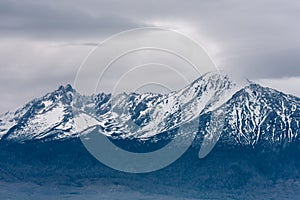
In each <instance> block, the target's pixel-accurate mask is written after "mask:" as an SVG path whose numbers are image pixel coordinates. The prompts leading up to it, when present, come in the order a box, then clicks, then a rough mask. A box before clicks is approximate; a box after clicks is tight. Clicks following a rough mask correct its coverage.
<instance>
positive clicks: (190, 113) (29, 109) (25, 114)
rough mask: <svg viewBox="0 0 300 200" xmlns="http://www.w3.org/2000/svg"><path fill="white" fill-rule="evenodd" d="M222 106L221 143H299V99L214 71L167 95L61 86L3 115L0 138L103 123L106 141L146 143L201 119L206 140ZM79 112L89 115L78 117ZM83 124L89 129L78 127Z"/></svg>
mask: <svg viewBox="0 0 300 200" xmlns="http://www.w3.org/2000/svg"><path fill="white" fill-rule="evenodd" d="M113 102H114V103H113ZM220 107H223V108H225V111H226V117H225V119H224V127H223V133H222V138H221V141H223V142H225V143H230V144H235V143H236V144H239V145H250V146H255V145H257V144H260V143H264V144H267V145H270V144H271V145H274V144H275V145H279V144H280V145H282V144H283V143H290V142H293V141H295V140H299V135H300V133H299V121H300V117H299V116H300V114H299V113H300V112H299V107H300V99H299V98H298V97H295V96H292V95H287V94H284V93H282V92H280V91H277V90H274V89H271V88H267V87H262V86H260V85H258V84H255V83H253V82H250V81H248V80H246V81H245V82H244V83H242V84H240V85H239V84H237V83H235V82H233V81H232V80H231V78H230V77H229V76H228V75H224V74H218V73H212V72H210V73H207V74H205V75H203V76H201V77H199V78H198V79H197V80H195V81H193V82H192V83H191V84H190V85H188V86H186V87H184V88H183V89H181V90H179V91H173V92H171V93H170V94H166V95H160V94H152V93H146V94H137V93H129V94H126V93H123V94H120V95H119V96H115V97H112V96H111V94H104V93H99V94H93V95H91V96H82V95H80V94H79V93H77V92H76V90H75V89H73V88H72V86H71V85H69V84H68V85H66V86H60V87H59V88H58V89H57V90H55V91H54V92H51V93H47V94H46V95H45V96H43V97H41V98H36V99H34V100H32V101H31V102H29V103H27V104H25V106H23V107H21V108H19V109H17V110H16V111H12V112H7V113H5V114H3V115H0V138H1V140H8V141H14V142H24V141H32V140H39V141H48V140H59V139H67V138H73V137H80V135H82V134H83V130H85V129H86V128H87V127H88V126H93V125H95V124H97V123H100V125H101V127H103V130H104V132H105V134H106V135H107V136H117V137H121V138H139V139H147V138H150V137H153V136H155V135H157V134H158V133H161V132H166V131H170V130H173V129H175V128H176V127H179V126H180V125H181V124H183V123H186V122H189V121H191V120H194V119H196V118H197V119H200V121H199V130H198V133H199V135H202V136H203V135H207V134H208V133H207V129H208V127H209V125H210V121H209V120H208V119H209V118H210V116H209V115H211V113H212V112H213V111H216V110H218V109H220ZM74 108H76V109H78V110H79V111H80V113H84V114H76V111H75V112H74ZM74 113H75V114H74ZM153 116H155V117H153ZM204 116H205V117H204ZM205 118H207V119H205ZM78 119H79V120H81V121H85V122H84V123H86V124H85V125H86V126H85V127H75V125H74V124H78V123H77V122H76V120H78ZM87 121H88V122H87ZM75 122H76V123H75Z"/></svg>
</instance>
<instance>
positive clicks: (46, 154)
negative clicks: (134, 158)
mask: <svg viewBox="0 0 300 200" xmlns="http://www.w3.org/2000/svg"><path fill="white" fill-rule="evenodd" d="M299 108H300V99H299V98H297V97H295V96H291V95H286V94H283V93H281V92H279V91H276V90H273V89H270V88H265V87H262V86H260V85H258V84H255V83H251V82H248V81H244V82H242V83H240V82H239V83H237V82H234V81H233V80H232V79H231V78H230V76H228V75H222V74H217V73H208V74H205V75H203V76H202V77H200V78H199V79H197V80H196V81H194V82H193V83H191V84H190V85H188V86H186V87H185V88H183V89H182V90H179V91H174V92H172V93H170V94H167V95H160V94H150V93H149V94H136V93H130V94H125V93H123V94H119V95H117V96H114V97H112V96H111V95H110V94H104V93H101V94H95V95H91V96H83V95H80V94H79V93H77V92H76V91H75V89H73V88H72V87H71V86H70V85H67V86H61V87H59V88H58V89H57V90H56V91H54V92H52V93H48V94H46V95H45V96H43V97H41V98H38V99H34V100H32V101H31V102H29V103H27V104H26V105H25V106H23V107H21V108H19V109H17V110H16V111H12V112H7V113H5V114H3V115H1V116H0V137H1V140H0V188H1V189H2V190H1V191H0V199H2V198H1V197H3V198H4V199H5V198H8V197H12V198H14V197H20V196H24V197H26V198H30V197H32V198H43V199H47V198H48V197H49V198H50V196H53V195H54V196H59V197H60V198H73V199H76V198H77V199H84V198H87V195H90V196H89V197H91V198H89V199H93V198H94V199H99V198H101V199H128V198H135V199H147V198H148V197H149V198H157V199H168V198H169V199H176V198H178V199H183V198H187V199H193V198H194V199H199V198H204V199H205V198H213V199H224V198H225V199H226V198H228V199H255V198H262V197H264V198H265V199H272V198H273V199H287V198H289V199H299V198H300V193H299V191H300V190H299V189H300V159H299V153H300V144H299V142H300V140H299V134H300V129H299V121H300V113H299V111H300V110H299ZM220 111H222V112H223V113H224V115H222V116H223V117H222V118H218V117H213V116H215V115H214V113H219V112H220ZM215 120H217V121H221V122H222V133H221V137H220V139H219V141H218V143H217V145H216V146H215V148H214V149H213V150H212V152H211V153H210V154H209V155H208V156H207V157H205V158H204V159H199V158H198V152H199V149H200V145H201V143H202V142H203V139H204V138H210V137H209V136H210V135H212V134H214V132H213V131H212V130H214V129H213V128H214V124H215V123H214V121H215ZM193 121H197V123H198V124H199V126H198V130H197V135H196V138H195V140H194V142H193V144H192V145H191V147H190V148H189V149H188V150H187V152H186V153H185V154H184V155H183V156H182V157H181V158H180V159H178V160H177V161H176V162H174V163H173V164H171V165H170V166H168V167H166V168H164V169H161V170H159V171H156V172H152V173H148V174H126V173H122V172H118V171H115V170H113V169H110V168H108V167H106V166H104V165H103V164H101V163H100V162H98V161H97V160H96V159H95V158H93V157H92V156H91V155H90V154H89V153H88V151H87V150H86V149H85V147H84V146H83V144H82V143H81V140H80V139H79V137H80V136H81V135H83V134H85V133H86V131H88V130H89V128H90V127H93V126H95V125H99V126H100V127H101V129H102V130H103V132H104V134H105V135H106V136H107V137H109V139H110V140H111V141H112V142H113V143H115V144H116V145H118V146H120V147H122V148H124V149H126V150H129V151H132V152H148V151H154V150H156V149H159V148H161V147H163V146H164V145H166V144H168V143H169V142H170V141H171V140H172V138H173V137H174V135H176V133H177V130H178V128H180V126H181V125H183V124H186V123H190V122H193ZM78 122H79V123H78ZM82 122H84V123H82ZM78 124H79V125H78ZM149 162H151V161H149ZM16 184H18V187H17V188H19V189H16V187H15V185H16ZM28 184H30V189H29V188H28ZM32 188H33V189H32ZM65 192H66V193H65ZM35 193H36V194H37V196H34V195H33V194H35ZM82 195H83V196H82ZM113 195H115V197H114V198H113ZM121 197H122V198H121ZM123 197H124V198H123ZM50 199H51V198H50Z"/></svg>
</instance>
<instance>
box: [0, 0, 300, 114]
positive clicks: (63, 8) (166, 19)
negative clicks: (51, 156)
mask: <svg viewBox="0 0 300 200" xmlns="http://www.w3.org/2000/svg"><path fill="white" fill-rule="evenodd" d="M299 21H300V1H297V0H289V1H276V0H270V1H263V0H254V1H240V0H239V1H238V0H237V1H231V0H216V1H206V0H205V1H199V0H194V1H171V0H167V1H161V0H160V1H155V0H152V1H141V0H136V1H112V0H109V1H103V0H95V1H91V0H85V1H78V0H75V1H74V0H69V1H64V0H62V1H51V0H40V1H33V0H22V1H16V0H15V1H14V0H10V1H8V0H2V1H0V94H1V102H0V113H3V112H5V111H7V110H11V109H14V108H16V107H19V106H21V105H23V104H24V103H26V102H27V101H29V100H31V99H33V98H35V97H39V96H42V95H43V94H45V93H47V92H50V91H52V90H54V89H56V88H57V87H58V86H59V85H61V84H66V83H73V82H74V78H75V74H76V72H77V70H78V67H79V66H80V64H81V62H82V61H83V59H84V58H85V57H86V56H87V54H88V53H89V52H90V51H91V49H92V48H94V45H95V44H97V43H98V42H100V41H102V40H103V39H105V38H107V37H109V36H111V35H112V34H116V33H118V32H120V31H124V30H127V29H132V28H139V27H146V26H158V27H162V28H170V29H175V30H178V31H180V32H182V33H184V34H187V35H188V36H190V37H192V38H194V39H195V40H196V41H198V42H200V43H201V44H202V45H203V46H204V47H205V48H206V49H207V51H208V53H209V54H210V56H211V57H212V59H213V60H214V62H215V63H216V64H217V65H218V66H219V68H221V69H230V70H236V71H238V72H239V73H241V75H242V76H246V77H248V78H249V79H251V80H253V81H257V82H259V83H261V84H263V85H266V86H271V87H274V88H277V89H279V90H282V91H284V92H287V93H291V94H294V95H298V96H300V90H299V85H300V26H299Z"/></svg>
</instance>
